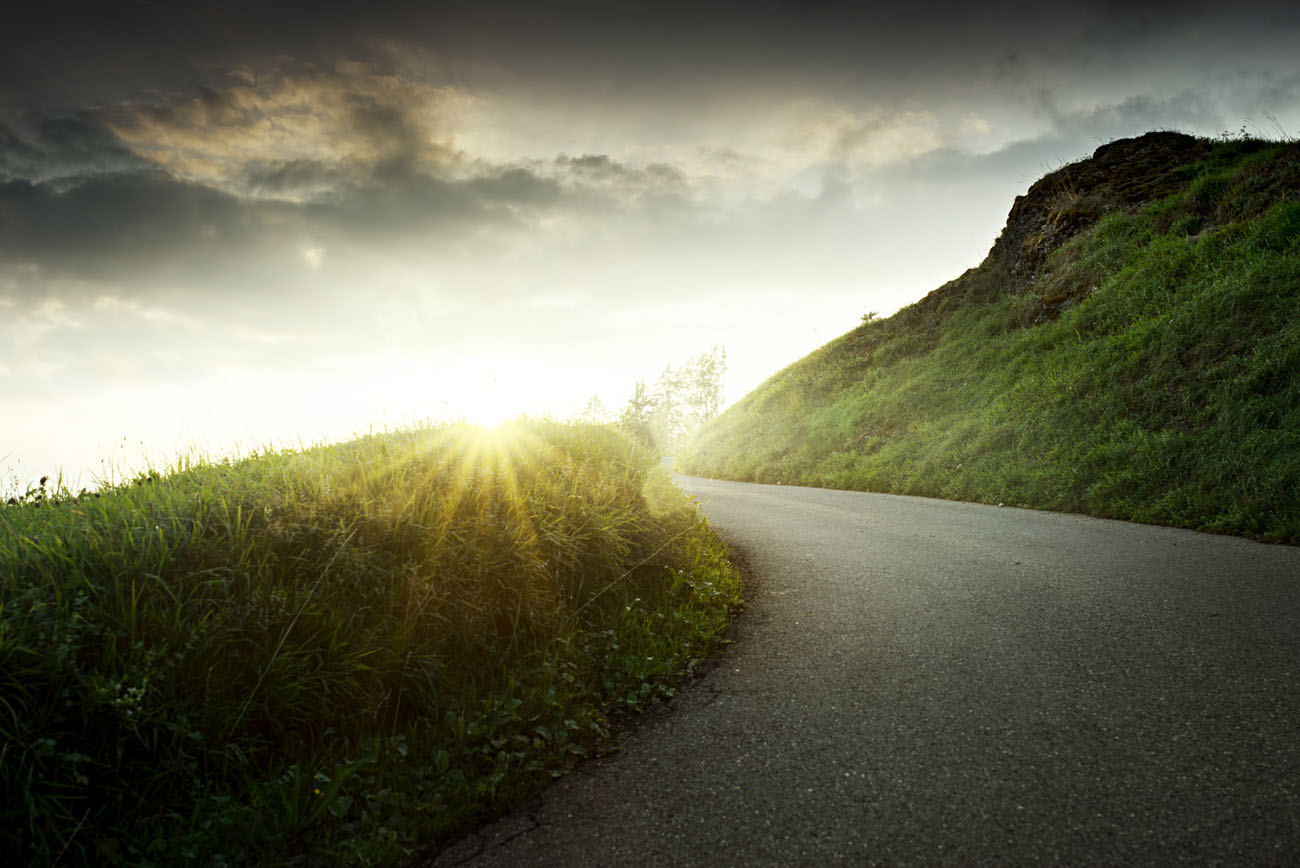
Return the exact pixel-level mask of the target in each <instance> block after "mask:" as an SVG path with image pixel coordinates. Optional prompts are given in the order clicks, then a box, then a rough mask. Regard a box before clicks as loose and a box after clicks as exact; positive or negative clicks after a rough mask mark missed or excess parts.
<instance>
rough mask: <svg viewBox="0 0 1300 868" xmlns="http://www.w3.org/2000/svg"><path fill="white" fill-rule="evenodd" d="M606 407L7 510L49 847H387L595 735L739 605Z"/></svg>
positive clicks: (430, 837) (23, 778) (675, 669)
mask: <svg viewBox="0 0 1300 868" xmlns="http://www.w3.org/2000/svg"><path fill="white" fill-rule="evenodd" d="M655 465H656V462H655V461H654V458H653V456H651V455H649V454H647V453H645V452H643V451H641V450H639V449H638V448H637V447H636V446H635V445H634V444H632V443H631V442H630V441H629V440H628V439H627V438H625V437H623V436H622V435H620V434H618V433H617V432H614V431H612V430H610V429H607V428H602V427H596V426H583V425H561V424H556V423H550V422H527V423H520V424H516V425H514V426H510V427H508V428H505V429H502V430H500V431H498V432H485V431H481V430H478V429H473V428H469V427H464V426H453V427H442V428H424V429H420V430H413V431H407V432H402V433H396V434H388V435H383V436H369V437H364V438H361V439H359V440H356V441H353V442H351V443H346V444H342V445H338V446H330V447H319V448H313V449H307V450H303V451H295V452H281V453H271V454H264V455H259V456H255V457H250V458H247V459H244V460H239V461H226V462H223V463H213V464H199V465H197V466H191V467H181V468H177V469H175V470H174V471H173V472H171V473H167V474H146V475H141V476H140V477H139V478H137V479H135V480H134V481H133V482H132V483H129V484H125V485H120V486H117V487H114V488H109V489H105V490H102V491H100V492H97V493H94V494H89V493H82V494H81V495H80V496H75V497H74V496H72V495H71V494H70V493H69V492H66V491H59V490H57V489H56V490H54V491H50V492H45V491H43V490H42V491H41V492H39V493H38V494H37V495H36V496H31V497H28V498H25V499H24V500H23V502H21V503H19V504H17V505H10V506H7V507H0V742H2V743H3V748H2V749H0V751H2V753H0V787H2V788H3V791H2V794H0V805H2V807H0V830H2V831H0V834H2V835H3V838H4V841H5V844H6V847H7V848H8V851H9V852H10V853H11V854H14V855H15V856H16V857H17V858H18V859H19V861H21V862H24V863H28V862H30V863H33V864H55V863H57V864H61V865H76V864H104V863H119V864H141V865H144V864H184V863H201V864H242V863H259V864H328V863H349V864H350V863H396V862H401V861H402V860H404V859H407V858H408V857H410V856H411V854H413V853H415V852H417V851H418V850H419V849H420V848H422V847H427V846H429V845H430V844H432V843H436V842H437V841H438V840H439V839H441V838H443V837H445V836H446V835H448V834H450V833H452V832H454V831H456V830H457V829H459V828H462V827H463V826H464V824H465V823H467V822H469V821H471V820H473V819H474V818H475V817H477V816H481V815H483V814H484V813H489V812H492V811H494V810H499V809H500V808H502V807H503V806H507V805H509V804H510V803H512V801H514V800H516V799H517V798H518V797H520V795H521V794H523V793H526V792H527V791H529V790H530V789H531V788H533V787H535V786H537V785H538V784H539V783H540V782H542V781H545V780H547V779H548V778H549V777H551V776H553V775H555V774H558V773H561V772H562V771H563V770H564V769H566V768H567V767H568V766H569V765H570V764H571V763H572V762H573V761H574V760H575V759H576V758H578V757H581V756H584V755H586V754H588V753H589V752H591V751H592V750H597V749H599V746H600V744H601V743H602V740H603V739H604V738H605V737H607V735H608V733H609V727H610V725H611V719H612V718H611V715H617V714H618V713H619V712H621V711H626V710H634V709H637V708H640V707H641V706H643V705H644V704H645V703H646V702H649V701H651V700H653V699H655V698H657V697H659V696H663V695H666V694H669V693H671V691H672V689H673V688H672V686H671V685H672V683H673V680H674V678H676V677H677V676H679V675H680V674H681V673H682V672H683V671H684V670H685V669H686V667H687V666H688V664H689V661H690V660H691V659H692V658H694V657H696V656H698V655H701V654H704V653H706V651H707V650H708V649H709V648H710V647H712V646H713V644H714V643H716V642H717V641H718V637H719V635H720V633H721V631H722V629H723V628H724V627H725V625H726V624H727V622H728V620H729V617H730V614H731V612H732V610H733V609H734V607H735V606H736V605H737V602H738V594H739V590H738V584H737V576H736V574H735V572H734V571H733V570H732V569H731V568H730V566H729V565H728V563H727V562H726V560H725V557H724V554H723V551H722V549H721V546H720V544H719V543H718V542H717V541H716V540H715V539H714V538H713V537H712V535H711V534H710V533H709V531H708V530H707V528H706V527H705V525H704V523H703V521H702V519H701V518H700V517H699V516H698V514H697V513H696V512H695V511H694V510H693V509H692V508H691V507H690V506H689V505H688V504H687V502H686V501H685V499H684V498H683V496H682V495H681V494H680V492H678V491H677V490H676V489H675V488H673V486H672V484H671V482H670V481H669V480H668V479H667V478H666V477H665V476H664V475H663V474H662V471H660V470H658V468H657V467H656V466H655Z"/></svg>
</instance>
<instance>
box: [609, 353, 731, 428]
mask: <svg viewBox="0 0 1300 868" xmlns="http://www.w3.org/2000/svg"><path fill="white" fill-rule="evenodd" d="M726 370H727V351H726V350H725V349H724V348H723V347H714V348H713V349H712V350H710V351H709V352H707V353H701V354H699V355H697V356H692V357H691V359H690V360H689V361H688V362H686V364H684V365H682V366H681V367H679V368H674V367H673V366H672V365H665V366H664V370H663V373H661V374H660V375H659V379H658V380H656V381H655V384H654V388H653V389H649V388H647V387H646V383H645V380H640V381H638V382H637V384H636V388H635V389H634V390H633V392H632V397H631V398H629V399H628V402H627V405H626V406H625V407H624V408H623V411H622V412H621V413H620V414H619V425H621V426H622V427H623V428H624V430H626V431H627V432H628V433H630V434H632V435H633V436H634V437H637V438H638V439H640V440H641V441H642V442H644V443H646V444H648V445H650V446H651V447H653V448H654V449H657V450H659V451H660V452H671V451H672V450H673V449H674V448H675V447H676V446H677V444H678V443H679V442H680V441H681V440H682V438H683V437H685V436H686V435H687V434H689V433H690V432H691V431H693V430H694V429H695V428H697V427H699V426H700V425H702V424H704V423H705V422H707V421H709V420H710V419H712V418H713V417H714V416H717V415H718V413H719V411H721V409H722V403H723V400H724V398H723V391H722V379H723V375H724V374H725V373H726Z"/></svg>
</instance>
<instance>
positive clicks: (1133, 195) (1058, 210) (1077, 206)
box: [916, 132, 1210, 321]
mask: <svg viewBox="0 0 1300 868" xmlns="http://www.w3.org/2000/svg"><path fill="white" fill-rule="evenodd" d="M1209 150H1210V144H1209V143H1208V142H1207V141H1206V140H1205V139H1197V138H1194V137H1192V136H1188V135H1184V134H1183V133H1170V132H1153V133H1147V134H1146V135H1143V136H1139V137H1137V138H1132V139H1119V140H1118V141H1114V142H1110V143H1109V144H1105V145H1102V146H1101V147H1100V148H1098V149H1097V150H1096V151H1095V152H1094V153H1093V155H1092V156H1091V157H1090V158H1088V159H1085V160H1080V161H1078V162H1076V163H1070V164H1069V165H1066V166H1062V167H1061V168H1060V169H1057V170H1056V171H1054V172H1051V173H1049V174H1047V175H1044V176H1043V177H1042V178H1040V179H1039V180H1038V181H1037V182H1035V183H1034V185H1033V186H1032V187H1030V188H1029V190H1028V192H1026V193H1025V194H1024V195H1023V196H1017V197H1016V200H1015V203H1014V204H1013V205H1012V206H1011V212H1010V213H1009V214H1008V215H1007V223H1006V226H1005V227H1004V228H1003V230H1002V234H1001V235H1000V236H998V239H997V241H995V242H994V243H993V248H992V249H991V250H990V251H989V254H988V257H987V258H986V259H985V260H984V262H983V263H982V264H981V265H980V266H979V267H978V268H972V269H970V270H968V271H967V272H966V273H964V274H963V275H961V276H960V277H958V278H957V279H955V280H951V281H949V282H948V283H946V284H944V285H943V286H941V287H939V288H938V289H936V290H935V291H934V292H932V293H930V294H929V295H928V296H926V297H925V298H923V299H922V300H921V301H920V302H918V303H917V305H916V306H917V307H918V308H920V309H921V310H920V311H918V313H921V312H922V311H924V312H927V313H932V312H938V311H942V310H944V309H947V308H950V307H951V306H952V305H951V302H952V301H960V302H961V303H968V302H979V301H992V300H994V299H996V298H998V297H1000V296H1003V295H1009V294H1016V293H1021V292H1024V291H1025V290H1026V289H1028V288H1030V287H1031V286H1033V285H1035V284H1036V283H1038V282H1040V279H1044V278H1048V277H1050V275H1047V274H1045V272H1044V266H1045V265H1046V263H1047V258H1048V256H1049V255H1051V253H1052V252H1053V251H1055V250H1056V249H1057V248H1059V247H1060V246H1061V245H1063V244H1065V243H1066V242H1067V241H1069V240H1070V239H1071V238H1073V237H1074V236H1075V235H1077V234H1078V233H1079V232H1082V231H1083V230H1085V229H1087V228H1088V227H1090V226H1092V225H1093V224H1094V223H1096V222H1097V221H1098V220H1099V219H1101V218H1102V217H1103V216H1104V215H1106V214H1108V213H1110V212H1112V211H1125V212H1131V211H1136V210H1138V209H1140V208H1142V207H1143V206H1145V205H1147V204H1149V203H1150V202H1153V201H1155V200H1157V199H1162V198H1164V197H1166V196H1169V195H1171V194H1172V193H1174V192H1176V191H1177V190H1179V189H1180V188H1181V187H1183V186H1184V185H1186V184H1187V182H1188V181H1189V180H1190V177H1191V173H1190V172H1189V171H1188V167H1189V166H1190V165H1191V164H1193V163H1195V162H1196V161H1198V160H1201V159H1203V158H1204V157H1205V156H1206V155H1207V154H1208V153H1209ZM1041 289H1042V291H1041V292H1040V293H1039V294H1040V296H1042V298H1043V306H1042V310H1041V312H1040V314H1039V319H1040V321H1041V320H1042V319H1045V318H1048V317H1052V316H1055V315H1056V314H1057V313H1059V312H1060V310H1062V309H1063V308H1064V307H1067V306H1069V304H1071V303H1072V302H1073V301H1077V297H1078V296H1079V295H1080V294H1082V293H1085V292H1086V291H1087V287H1069V288H1062V287H1048V286H1043V287H1042V288H1041Z"/></svg>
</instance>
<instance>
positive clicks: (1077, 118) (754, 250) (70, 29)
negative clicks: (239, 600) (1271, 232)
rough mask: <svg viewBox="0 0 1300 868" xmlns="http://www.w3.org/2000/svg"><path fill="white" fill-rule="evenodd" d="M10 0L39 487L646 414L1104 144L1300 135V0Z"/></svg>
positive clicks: (827, 327) (863, 300)
mask: <svg viewBox="0 0 1300 868" xmlns="http://www.w3.org/2000/svg"><path fill="white" fill-rule="evenodd" d="M15 7H16V9H15ZM1229 10H1230V11H1229ZM3 24H4V26H3V30H0V472H4V473H5V476H6V477H16V478H17V479H18V480H19V483H20V484H26V481H27V480H30V479H32V478H34V477H36V476H39V475H41V474H42V473H48V472H52V471H54V470H56V469H58V468H59V467H62V468H63V469H64V470H65V471H67V472H68V473H69V475H70V476H72V477H74V478H76V477H78V475H79V474H82V475H81V476H80V478H81V480H82V482H88V481H89V478H88V477H87V476H85V475H84V474H86V473H91V474H95V473H100V472H102V465H101V464H100V461H101V460H116V461H118V462H119V463H126V464H132V465H138V462H139V453H140V448H141V444H143V446H144V449H145V450H146V452H147V454H148V455H150V456H152V457H154V458H155V459H156V460H165V458H166V456H168V455H170V454H172V453H174V452H175V451H176V450H177V449H185V448H187V447H190V446H196V447H198V448H199V449H201V450H205V451H209V452H213V453H220V452H221V451H222V450H225V449H227V448H229V447H230V446H231V445H232V444H233V443H235V442H236V441H238V442H239V444H240V445H241V446H242V447H243V448H245V449H247V448H250V447H254V446H258V445H260V444H264V443H267V442H269V441H272V440H274V441H276V442H287V441H290V440H293V439H295V438H301V439H302V440H304V441H316V440H320V439H322V438H328V439H336V438H340V437H344V436H347V435H348V434H350V433H353V432H357V431H362V430H365V429H366V428H367V427H368V426H371V425H373V426H375V427H381V426H384V425H392V424H400V423H402V422H406V421H409V420H411V419H414V418H422V417H430V416H432V417H438V416H456V415H466V416H468V417H470V418H475V419H482V420H485V421H490V420H492V419H493V418H499V417H500V416H502V415H506V414H509V413H513V412H516V411H530V412H538V411H550V412H553V413H557V414H560V415H566V414H571V413H575V412H577V411H579V410H581V409H582V407H583V405H584V404H585V403H586V400H587V398H588V397H589V396H591V395H592V394H598V395H599V396H600V397H601V398H602V399H603V400H604V401H605V403H606V404H608V405H609V406H610V407H611V409H617V408H618V406H619V405H621V404H622V403H623V402H624V401H625V400H626V398H627V396H628V395H629V394H630V392H631V390H632V387H633V385H634V384H635V382H636V380H637V379H639V378H642V377H644V378H646V379H647V380H649V381H653V380H654V379H655V377H656V376H657V374H658V372H659V371H660V370H662V368H663V367H664V365H665V364H674V365H676V364H680V363H682V362H684V361H686V360H687V359H688V358H689V357H690V356H691V355H693V354H696V353H700V352H703V351H706V350H708V349H710V348H711V347H712V346H714V345H723V346H725V347H726V349H727V353H728V360H729V364H730V374H729V378H728V383H727V389H728V397H729V398H731V399H735V398H739V397H740V396H741V395H743V393H744V392H746V391H748V390H749V389H751V388H753V387H754V386H755V385H757V384H758V383H759V382H761V381H762V380H763V379H765V378H766V377H767V376H769V375H771V374H772V373H775V372H776V371H777V370H779V369H781V368H783V367H784V366H786V365H787V364H789V363H790V362H792V361H794V360H796V359H797V358H799V357H801V356H802V355H804V354H806V353H807V352H809V351H810V350H812V349H814V348H815V347H817V346H820V345H821V344H823V343H825V342H826V341H828V340H830V339H831V338H833V337H835V336H836V335H838V334H841V333H843V332H844V331H847V330H848V329H850V328H852V327H853V326H854V325H856V324H857V323H858V321H859V319H860V317H861V315H862V314H864V313H866V312H868V311H875V312H878V313H881V314H888V313H890V312H892V311H894V310H896V309H897V308H898V307H900V306H902V305H904V304H907V303H909V302H912V301H915V300H916V299H918V298H920V297H921V296H922V295H924V294H925V293H926V292H928V291H929V290H931V289H933V288H935V287H936V286H938V285H939V284H941V283H943V282H944V281H946V280H948V279H950V278H952V277H955V276H956V275H957V274H959V273H960V272H961V271H963V270H964V269H965V268H967V267H970V266H972V265H975V264H977V263H978V262H979V261H980V260H981V259H982V258H983V256H984V254H985V253H986V252H987V251H988V248H989V247H990V245H991V244H992V242H993V240H994V239H995V238H996V237H997V234H998V232H999V231H1000V229H1001V227H1002V224H1003V221H1004V219H1005V217H1006V213H1007V210H1008V209H1009V208H1010V206H1011V202H1012V199H1013V198H1014V197H1015V196H1016V195H1017V194H1019V193H1023V192H1024V190H1025V189H1026V188H1027V187H1028V186H1029V184H1030V183H1032V182H1033V181H1034V180H1035V179H1036V178H1037V177H1039V176H1040V175H1042V174H1043V173H1045V172H1046V171H1049V170H1051V169H1054V168H1057V167H1058V166H1060V165H1061V164H1062V163H1064V162H1068V161H1071V160H1074V159H1078V158H1080V157H1082V156H1086V155H1087V154H1089V153H1091V151H1093V150H1094V149H1095V148H1096V147H1097V146H1098V145H1100V144H1102V143H1104V142H1107V141H1110V140H1112V139H1115V138H1119V137H1123V136H1128V135H1136V134H1140V133H1142V132H1145V131H1148V130H1152V129H1177V130H1183V131H1187V132H1192V133H1197V134H1202V135H1217V134H1221V133H1224V132H1231V133H1234V134H1235V133H1236V132H1237V131H1239V130H1240V129H1241V128H1242V126H1243V125H1244V126H1245V127H1246V128H1247V131H1248V132H1252V133H1256V134H1263V135H1266V136H1270V137H1280V136H1282V135H1284V134H1285V135H1291V136H1294V135H1297V134H1300V52H1297V51H1296V46H1297V45H1300V11H1297V7H1296V4H1295V3H1294V2H1265V3H1255V2H1249V0H1247V2H1238V3H1234V4H1218V3H1196V2H1186V0H1178V2H1149V3H1132V2H1113V3H1079V2H1075V3H1069V4H1065V3H1053V2H1047V0H1036V2H1024V3H1006V4H972V3H960V4H958V3H931V2H923V0H921V2H912V3H907V4H899V3H888V4H885V3H841V2H836V0H804V2H794V0H787V2H777V0H750V2H736V3H700V2H695V3H673V2H656V3H644V4H620V3H608V2H607V3H599V4H597V3H566V2H549V3H536V2H523V0H515V2H474V3H456V4H446V3H440V2H436V0H435V2H423V3H390V2H376V0H368V2H364V3H347V4H339V5H337V6H336V7H331V6H330V5H328V4H325V3H320V2H311V3H308V2H303V3H271V2H242V0H235V2H231V0H224V2H197V3H184V2H169V0H134V2H129V0H99V2H95V3H61V2H51V0H41V2H23V0H19V2H17V3H16V4H15V3H7V4H6V12H5V18H4V22H3ZM2 487H3V486H0V488H2Z"/></svg>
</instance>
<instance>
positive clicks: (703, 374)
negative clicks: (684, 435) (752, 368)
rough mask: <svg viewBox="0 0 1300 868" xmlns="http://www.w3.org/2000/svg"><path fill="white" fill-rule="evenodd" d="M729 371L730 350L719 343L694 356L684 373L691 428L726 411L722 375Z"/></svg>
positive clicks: (685, 397) (682, 374)
mask: <svg viewBox="0 0 1300 868" xmlns="http://www.w3.org/2000/svg"><path fill="white" fill-rule="evenodd" d="M726 373H727V350H726V349H725V348H724V347H717V346H715V347H714V348H713V349H711V350H709V351H708V352H707V353H700V354H699V355H698V356H693V357H692V358H691V360H690V361H689V362H687V363H686V366H685V368H683V370H682V372H681V377H682V380H683V385H684V390H685V396H684V399H685V402H686V406H687V408H688V415H689V427H690V428H692V429H693V428H697V427H699V426H700V425H703V424H704V423H705V422H707V421H709V420H710V419H712V418H713V417H714V416H717V415H718V413H719V412H720V411H721V410H722V402H723V392H722V378H723V376H724V375H725V374H726Z"/></svg>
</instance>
